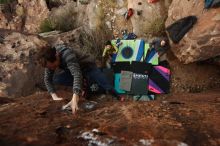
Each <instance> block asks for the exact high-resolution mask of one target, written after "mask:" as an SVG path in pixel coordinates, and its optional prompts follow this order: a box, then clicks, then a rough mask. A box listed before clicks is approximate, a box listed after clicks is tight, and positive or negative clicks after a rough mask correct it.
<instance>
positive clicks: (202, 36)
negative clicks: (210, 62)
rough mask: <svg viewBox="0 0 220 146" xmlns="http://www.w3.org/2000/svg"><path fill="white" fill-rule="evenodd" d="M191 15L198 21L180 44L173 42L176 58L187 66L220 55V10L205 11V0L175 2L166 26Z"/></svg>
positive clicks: (179, 0)
mask: <svg viewBox="0 0 220 146" xmlns="http://www.w3.org/2000/svg"><path fill="white" fill-rule="evenodd" d="M190 15H194V16H196V17H197V18H198V21H197V23H196V24H195V25H194V27H193V28H192V29H191V30H190V31H189V32H188V33H187V34H186V35H185V36H184V37H183V38H182V40H181V41H180V42H179V43H178V44H174V43H172V41H171V44H172V51H173V52H174V54H175V56H176V57H177V58H178V59H179V60H180V61H181V62H183V63H185V64H187V63H191V62H196V61H201V60H206V59H209V58H212V57H215V56H218V55H220V25H219V21H220V8H217V9H208V10H204V1H203V0H200V1H196V0H190V1H189V0H173V2H172V4H171V6H170V8H169V12H168V19H167V20H166V26H169V25H171V24H172V23H174V22H175V21H177V20H179V19H181V18H184V17H187V16H190Z"/></svg>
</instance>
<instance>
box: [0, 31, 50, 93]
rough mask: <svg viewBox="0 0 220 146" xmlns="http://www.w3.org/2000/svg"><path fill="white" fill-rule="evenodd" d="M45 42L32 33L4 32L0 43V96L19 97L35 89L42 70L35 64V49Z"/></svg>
mask: <svg viewBox="0 0 220 146" xmlns="http://www.w3.org/2000/svg"><path fill="white" fill-rule="evenodd" d="M45 44H46V42H45V41H42V40H41V39H39V38H38V37H37V36H34V35H24V34H21V33H17V32H9V33H5V34H4V41H3V43H0V62H1V63H0V97H20V96H25V95H29V94H31V93H33V91H36V84H39V83H41V82H42V71H43V70H42V69H43V68H42V67H40V66H39V65H37V64H36V51H37V49H38V48H39V47H42V46H44V45H45Z"/></svg>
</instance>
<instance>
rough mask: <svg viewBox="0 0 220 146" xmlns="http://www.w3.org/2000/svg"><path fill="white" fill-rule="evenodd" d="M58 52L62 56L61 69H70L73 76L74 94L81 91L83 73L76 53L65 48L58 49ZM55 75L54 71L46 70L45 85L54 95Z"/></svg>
mask: <svg viewBox="0 0 220 146" xmlns="http://www.w3.org/2000/svg"><path fill="white" fill-rule="evenodd" d="M56 51H57V52H58V53H59V54H60V66H59V68H60V69H63V70H66V69H68V70H69V71H70V73H71V74H72V76H73V93H74V92H75V91H76V90H81V85H82V73H81V70H80V66H79V63H78V60H77V57H76V55H75V54H74V52H73V51H72V50H71V49H69V48H66V47H64V46H58V47H56ZM53 75H54V71H53V70H50V69H48V68H45V71H44V83H45V86H46V88H47V90H48V92H49V93H54V92H55V89H54V85H53Z"/></svg>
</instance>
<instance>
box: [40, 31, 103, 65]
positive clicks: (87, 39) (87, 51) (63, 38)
mask: <svg viewBox="0 0 220 146" xmlns="http://www.w3.org/2000/svg"><path fill="white" fill-rule="evenodd" d="M40 36H42V37H43V38H45V39H46V40H47V41H48V42H49V43H50V44H51V45H52V46H56V45H57V44H66V45H67V46H69V47H72V48H73V49H74V51H76V52H78V54H80V56H85V55H86V56H91V57H92V58H90V59H92V60H94V61H95V58H94V57H96V56H97V55H98V54H99V55H100V54H101V52H100V50H99V49H102V48H103V47H104V46H99V45H100V44H104V41H105V39H103V38H102V37H101V36H102V34H98V33H97V34H96V33H93V34H89V33H88V32H85V30H84V29H83V27H79V28H77V29H74V30H72V31H68V32H63V33H61V32H50V33H41V34H40ZM100 42H102V43H100ZM90 59H89V60H90Z"/></svg>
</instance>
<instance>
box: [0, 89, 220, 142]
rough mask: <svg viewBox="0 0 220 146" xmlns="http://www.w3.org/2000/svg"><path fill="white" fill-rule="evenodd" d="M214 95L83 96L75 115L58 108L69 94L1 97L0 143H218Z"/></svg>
mask: <svg viewBox="0 0 220 146" xmlns="http://www.w3.org/2000/svg"><path fill="white" fill-rule="evenodd" d="M58 94H59V95H62V96H63V97H64V96H65V97H69V98H70V97H71V96H72V93H71V92H70V93H67V92H63V91H60V92H58ZM219 94H220V93H219V90H218V91H209V92H204V93H199V94H184V95H183V94H175V95H173V96H168V97H166V98H164V100H161V98H158V100H157V101H151V102H132V101H126V102H119V101H114V102H112V101H111V98H110V97H105V98H101V97H94V100H95V101H96V102H97V105H96V107H95V108H93V109H85V107H84V106H83V105H85V104H86V103H87V102H88V101H80V104H79V106H80V110H79V111H78V113H77V115H72V113H71V112H70V111H62V110H61V106H62V105H63V104H65V103H66V102H67V101H68V99H66V101H60V102H55V101H52V99H51V97H50V95H49V94H48V93H36V94H34V95H32V96H28V97H23V98H20V99H17V100H14V101H8V100H4V99H1V98H0V103H1V105H0V111H1V112H0V129H1V130H0V135H1V141H0V145H3V146H11V145H17V146H24V145H33V146H41V145H65V146H71V145H77V146H78V145H82V146H86V145H89V143H90V145H92V144H93V145H94V144H96V145H109V146H111V145H113V146H114V145H117V146H125V145H126V146H134V145H138V146H142V145H143V146H146V145H147V146H149V145H151V146H164V145H168V146H206V145H209V146H218V145H220V141H219V139H220V135H219V133H220V124H219V122H220V119H219V116H220V109H219V105H220V102H219ZM27 101H28V102H27ZM91 143H92V144H91Z"/></svg>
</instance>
